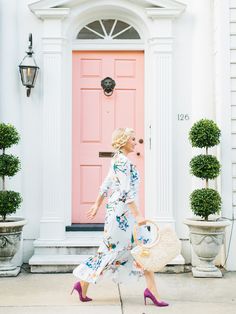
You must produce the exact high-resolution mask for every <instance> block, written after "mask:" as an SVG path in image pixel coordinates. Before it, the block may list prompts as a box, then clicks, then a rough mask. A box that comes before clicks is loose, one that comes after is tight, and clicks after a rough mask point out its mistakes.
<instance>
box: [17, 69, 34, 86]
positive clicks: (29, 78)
mask: <svg viewBox="0 0 236 314" xmlns="http://www.w3.org/2000/svg"><path fill="white" fill-rule="evenodd" d="M37 70H38V68H37V67H30V66H23V67H21V80H22V84H23V85H24V86H28V87H34V84H35V79H36V72H37Z"/></svg>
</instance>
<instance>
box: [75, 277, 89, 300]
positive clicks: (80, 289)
mask: <svg viewBox="0 0 236 314" xmlns="http://www.w3.org/2000/svg"><path fill="white" fill-rule="evenodd" d="M74 290H76V291H77V292H78V294H79V299H80V301H81V302H89V301H92V300H93V299H91V298H89V297H83V295H82V287H81V283H80V282H79V281H78V282H76V283H75V284H74V287H73V288H72V291H71V294H72V293H73V292H74Z"/></svg>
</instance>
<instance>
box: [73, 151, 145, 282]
mask: <svg viewBox="0 0 236 314" xmlns="http://www.w3.org/2000/svg"><path fill="white" fill-rule="evenodd" d="M138 184H139V174H138V171H137V170H136V168H135V166H134V165H133V164H132V163H131V162H130V160H129V159H128V158H127V157H126V156H125V155H124V154H123V153H121V152H117V153H116V154H115V155H114V157H113V158H112V161H111V166H110V170H109V173H108V175H107V177H106V178H105V180H104V182H103V184H102V185H101V187H100V192H99V193H100V194H101V195H104V196H107V195H108V191H109V190H110V196H109V198H108V202H107V205H106V216H105V224H104V233H103V239H102V243H101V245H100V247H99V248H98V251H97V253H96V254H95V255H94V256H91V257H89V258H88V259H87V260H85V261H84V262H83V263H81V264H80V265H79V266H77V267H76V268H75V269H74V271H73V274H74V275H75V276H76V277H78V278H79V279H80V280H83V281H87V282H90V283H96V282H97V281H98V280H100V279H101V278H104V277H112V279H113V281H114V282H116V283H120V282H123V281H126V280H128V279H130V278H131V277H133V276H137V277H136V278H139V277H141V276H142V275H143V270H142V269H141V268H139V267H137V265H136V264H135V261H134V259H133V257H132V255H131V253H130V251H131V249H132V248H133V247H134V240H133V227H134V224H135V219H134V217H133V216H132V214H131V211H130V209H129V208H128V203H130V202H133V201H137V193H138ZM140 239H142V235H141V236H140ZM143 239H144V237H143ZM145 242H147V240H146V241H145Z"/></svg>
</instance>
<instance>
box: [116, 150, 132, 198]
mask: <svg viewBox="0 0 236 314" xmlns="http://www.w3.org/2000/svg"><path fill="white" fill-rule="evenodd" d="M113 170H114V175H115V178H116V182H117V184H118V186H119V190H120V194H121V198H122V199H123V201H124V202H125V203H126V204H128V203H131V202H133V201H134V200H135V196H136V190H135V189H134V187H133V184H132V180H131V165H130V161H129V160H128V159H127V158H126V157H124V156H122V157H119V158H117V159H116V160H115V162H114V165H113Z"/></svg>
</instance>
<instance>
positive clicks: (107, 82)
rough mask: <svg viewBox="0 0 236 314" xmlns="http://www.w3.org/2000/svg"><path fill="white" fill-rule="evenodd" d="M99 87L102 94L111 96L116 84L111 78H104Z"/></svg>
mask: <svg viewBox="0 0 236 314" xmlns="http://www.w3.org/2000/svg"><path fill="white" fill-rule="evenodd" d="M101 86H102V88H103V91H104V94H105V95H106V96H111V95H112V94H113V89H114V88H115V86H116V82H115V81H114V80H113V79H112V78H111V77H106V78H104V79H103V80H102V81H101Z"/></svg>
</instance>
